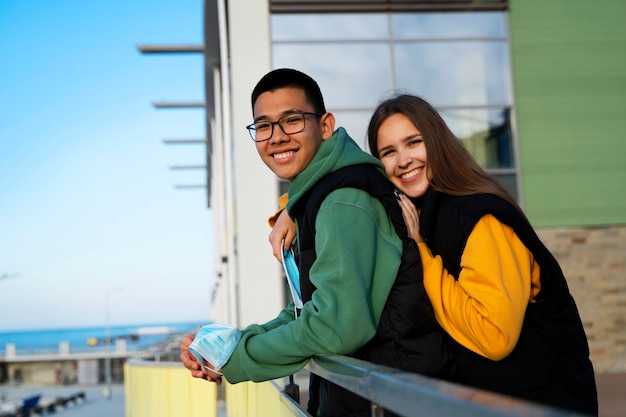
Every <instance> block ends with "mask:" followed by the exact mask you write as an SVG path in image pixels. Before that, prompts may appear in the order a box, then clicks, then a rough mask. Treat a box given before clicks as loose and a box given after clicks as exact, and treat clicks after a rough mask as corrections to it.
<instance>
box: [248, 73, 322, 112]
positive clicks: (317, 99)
mask: <svg viewBox="0 0 626 417" xmlns="http://www.w3.org/2000/svg"><path fill="white" fill-rule="evenodd" d="M279 88H298V89H300V90H303V91H304V94H305V95H306V98H307V100H308V101H309V103H310V104H311V105H312V106H313V111H314V112H315V113H318V114H324V113H326V106H324V98H323V97H322V92H321V90H320V87H319V85H317V82H316V81H315V80H314V79H313V78H311V77H310V76H308V75H307V74H305V73H303V72H301V71H298V70H295V69H291V68H279V69H275V70H273V71H270V72H268V73H267V74H265V75H264V76H263V78H261V79H260V80H259V82H258V83H257V85H256V87H254V90H252V111H253V112H254V103H256V101H257V99H258V98H259V96H260V95H261V94H263V93H266V92H268V91H275V90H278V89H279Z"/></svg>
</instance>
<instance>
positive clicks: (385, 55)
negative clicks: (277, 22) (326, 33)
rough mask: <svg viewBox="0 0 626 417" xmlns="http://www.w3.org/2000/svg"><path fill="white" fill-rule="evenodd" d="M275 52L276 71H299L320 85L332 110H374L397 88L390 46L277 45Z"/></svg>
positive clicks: (359, 44) (327, 105)
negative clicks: (379, 101) (394, 82)
mask: <svg viewBox="0 0 626 417" xmlns="http://www.w3.org/2000/svg"><path fill="white" fill-rule="evenodd" d="M272 51H273V66H274V68H280V67H290V68H295V69H298V70H301V71H304V72H306V73H307V74H309V75H310V76H312V77H313V78H314V79H315V80H316V81H317V82H318V84H319V86H320V88H321V89H322V93H323V94H324V100H325V101H326V107H328V108H333V107H334V108H347V109H355V108H357V109H362V108H364V107H369V108H373V107H374V106H375V105H376V104H377V103H378V99H379V97H380V96H381V95H382V94H383V93H384V92H385V91H388V90H390V89H392V88H393V84H392V81H391V66H390V61H391V56H390V53H389V47H388V46H387V45H386V44H361V43H356V44H350V45H346V44H341V45H338V44H334V43H331V44H274V46H273V49H272Z"/></svg>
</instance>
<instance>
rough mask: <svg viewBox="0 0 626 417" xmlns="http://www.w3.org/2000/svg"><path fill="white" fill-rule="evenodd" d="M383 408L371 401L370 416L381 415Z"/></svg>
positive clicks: (377, 416) (380, 416)
mask: <svg viewBox="0 0 626 417" xmlns="http://www.w3.org/2000/svg"><path fill="white" fill-rule="evenodd" d="M384 411H385V409H384V408H383V407H381V406H380V404H376V403H372V417H383V416H384V415H385V414H384Z"/></svg>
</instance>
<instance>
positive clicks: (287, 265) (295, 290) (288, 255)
mask: <svg viewBox="0 0 626 417" xmlns="http://www.w3.org/2000/svg"><path fill="white" fill-rule="evenodd" d="M283 245H284V242H283ZM281 249H282V254H283V256H282V258H283V259H282V261H283V268H284V269H285V274H286V275H287V282H288V283H289V289H290V290H291V297H292V298H293V303H294V305H295V306H296V308H302V294H300V271H298V266H297V265H296V260H295V259H294V257H293V252H292V251H290V250H285V248H284V246H283V247H282V248H281Z"/></svg>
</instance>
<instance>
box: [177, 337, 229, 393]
mask: <svg viewBox="0 0 626 417" xmlns="http://www.w3.org/2000/svg"><path fill="white" fill-rule="evenodd" d="M199 328H200V327H198V329H199ZM196 333H197V332H196ZM196 333H194V334H190V335H187V336H185V337H183V340H182V341H181V343H180V360H181V362H182V363H183V366H184V367H185V368H187V369H189V371H190V372H191V376H193V377H194V378H201V379H206V380H207V381H212V382H215V383H216V384H217V385H219V384H221V383H222V373H221V372H219V371H215V370H214V369H213V366H212V365H211V364H208V363H206V364H201V363H200V362H198V360H197V359H196V357H195V356H193V354H192V353H191V352H190V351H189V345H190V344H191V342H193V339H194V338H195V337H196Z"/></svg>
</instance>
